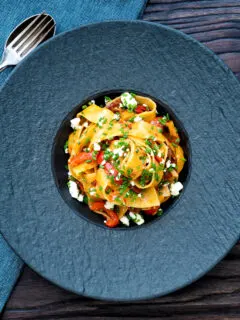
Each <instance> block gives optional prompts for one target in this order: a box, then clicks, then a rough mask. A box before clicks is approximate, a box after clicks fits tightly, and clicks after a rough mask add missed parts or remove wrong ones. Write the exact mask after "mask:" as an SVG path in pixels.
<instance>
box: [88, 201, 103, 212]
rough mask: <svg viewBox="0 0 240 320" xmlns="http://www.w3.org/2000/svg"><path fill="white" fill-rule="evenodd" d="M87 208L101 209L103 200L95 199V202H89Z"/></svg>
mask: <svg viewBox="0 0 240 320" xmlns="http://www.w3.org/2000/svg"><path fill="white" fill-rule="evenodd" d="M89 208H90V209H91V210H92V211H101V210H103V209H105V207H104V201H95V202H92V203H89Z"/></svg>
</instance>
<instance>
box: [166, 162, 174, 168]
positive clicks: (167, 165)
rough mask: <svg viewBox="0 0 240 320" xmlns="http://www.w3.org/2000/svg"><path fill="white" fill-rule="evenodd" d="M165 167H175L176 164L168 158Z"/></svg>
mask: <svg viewBox="0 0 240 320" xmlns="http://www.w3.org/2000/svg"><path fill="white" fill-rule="evenodd" d="M166 167H167V168H170V167H171V168H175V167H176V164H175V163H172V162H171V161H170V160H168V161H167V162H166Z"/></svg>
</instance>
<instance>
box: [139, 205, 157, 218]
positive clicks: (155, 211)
mask: <svg viewBox="0 0 240 320" xmlns="http://www.w3.org/2000/svg"><path fill="white" fill-rule="evenodd" d="M159 208H160V206H157V207H152V208H151V209H147V210H143V212H144V213H145V214H148V215H150V216H154V215H155V214H156V213H157V212H158V209H159Z"/></svg>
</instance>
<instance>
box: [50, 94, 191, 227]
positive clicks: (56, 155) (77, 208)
mask: <svg viewBox="0 0 240 320" xmlns="http://www.w3.org/2000/svg"><path fill="white" fill-rule="evenodd" d="M125 91H130V92H133V90H111V91H107V92H101V93H99V94H95V95H93V96H90V97H88V99H85V100H84V101H81V103H80V104H79V105H78V106H76V107H75V108H74V109H73V110H72V111H70V112H69V114H68V115H67V116H66V118H65V119H64V120H63V121H62V123H61V125H60V127H59V129H58V131H57V134H56V136H55V139H54V143H53V148H52V171H53V175H54V178H55V182H56V186H57V188H58V190H59V192H60V194H61V196H62V198H63V199H64V201H65V202H66V203H67V204H68V205H69V206H70V208H71V209H72V210H73V211H74V212H75V213H77V214H78V215H80V216H82V217H83V218H85V219H87V220H88V221H91V222H93V223H96V224H98V225H100V226H102V227H105V228H107V227H106V226H105V224H104V222H103V220H104V219H103V217H102V216H101V215H98V214H96V213H94V212H92V211H91V210H90V209H89V207H88V205H86V204H84V203H81V202H79V201H77V200H76V199H74V198H72V197H71V195H70V193H69V190H68V186H67V182H68V174H67V173H68V170H67V169H66V165H67V161H68V158H69V155H68V154H66V153H65V152H64V144H65V142H66V141H67V140H68V137H69V134H70V133H71V132H72V129H71V127H70V120H71V119H73V118H75V116H76V114H77V113H78V112H80V111H81V110H82V106H83V105H86V104H87V103H88V102H89V101H91V100H95V102H96V104H97V105H104V96H109V97H110V98H111V99H114V98H115V97H117V96H119V95H121V93H123V92H125ZM134 93H136V94H138V95H141V96H145V97H149V98H151V99H152V100H153V101H155V102H156V104H157V111H158V113H159V115H166V114H167V113H168V114H169V116H170V118H171V120H173V121H174V124H175V125H176V127H177V129H178V132H179V136H180V139H181V143H180V144H181V146H182V148H183V150H184V154H185V158H186V160H187V161H186V163H185V165H184V168H183V170H182V171H181V173H180V175H179V181H181V182H182V183H183V185H184V189H183V191H182V192H181V194H180V196H179V197H172V198H170V199H169V200H168V201H166V202H165V203H163V205H162V206H161V208H162V209H163V212H164V214H166V213H167V212H168V211H169V210H170V209H171V206H172V205H174V204H175V203H176V202H177V201H179V200H180V199H181V197H182V196H183V194H184V190H185V189H186V187H187V181H188V179H189V174H190V168H191V149H190V141H189V137H188V134H187V132H186V130H185V128H184V126H183V123H182V122H181V121H180V120H179V119H178V117H177V116H176V115H175V114H174V112H173V110H172V109H171V108H170V107H169V106H168V105H167V104H165V103H163V102H162V101H160V100H159V99H156V98H154V97H151V96H150V95H148V94H146V93H142V92H138V91H136V90H135V91H134ZM161 217H162V216H160V217H158V216H154V217H151V216H149V215H144V220H145V224H144V225H142V226H141V227H144V226H146V224H147V223H149V222H153V221H156V220H158V219H160V218H161ZM130 226H131V227H132V228H139V227H140V226H136V225H135V224H133V223H131V224H130ZM119 229H121V230H122V229H129V228H125V227H124V226H123V225H120V226H119V227H116V228H114V230H119Z"/></svg>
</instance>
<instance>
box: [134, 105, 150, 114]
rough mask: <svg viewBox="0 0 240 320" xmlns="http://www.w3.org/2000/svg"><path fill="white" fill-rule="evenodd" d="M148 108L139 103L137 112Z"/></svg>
mask: <svg viewBox="0 0 240 320" xmlns="http://www.w3.org/2000/svg"><path fill="white" fill-rule="evenodd" d="M146 110H147V108H146V107H145V106H143V105H141V104H139V105H138V106H137V107H136V109H135V112H136V113H142V112H144V111H146Z"/></svg>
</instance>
